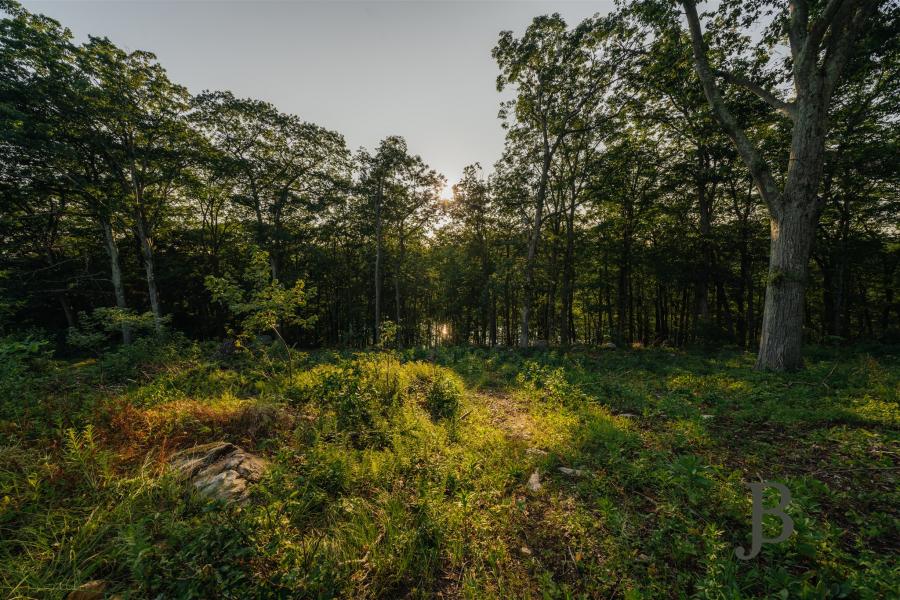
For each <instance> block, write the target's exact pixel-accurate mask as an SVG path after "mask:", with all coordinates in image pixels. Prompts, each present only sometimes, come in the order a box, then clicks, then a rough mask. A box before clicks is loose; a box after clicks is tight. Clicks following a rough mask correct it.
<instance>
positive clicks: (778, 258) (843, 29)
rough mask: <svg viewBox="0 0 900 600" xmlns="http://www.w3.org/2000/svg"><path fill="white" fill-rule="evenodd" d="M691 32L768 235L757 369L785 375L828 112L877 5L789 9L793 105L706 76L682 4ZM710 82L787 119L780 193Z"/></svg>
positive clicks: (791, 365)
mask: <svg viewBox="0 0 900 600" xmlns="http://www.w3.org/2000/svg"><path fill="white" fill-rule="evenodd" d="M681 4H682V6H683V7H684V13H685V16H686V17H687V22H688V28H689V30H690V36H691V45H692V49H693V53H694V66H695V69H696V72H697V76H698V77H699V79H700V81H701V83H702V85H703V92H704V95H705V96H706V99H707V101H708V102H709V105H710V108H711V109H712V112H713V115H714V116H715V118H716V120H717V121H718V122H719V124H720V125H721V126H722V128H723V129H724V130H725V132H726V133H727V134H728V136H729V137H730V138H731V140H732V142H734V145H735V147H736V149H737V151H738V154H739V155H740V157H741V159H742V160H743V162H744V163H745V164H746V166H747V168H748V169H749V171H750V174H751V175H752V176H753V181H754V183H755V184H756V187H757V190H758V191H759V194H760V196H761V197H762V198H763V200H764V201H765V203H766V205H767V206H768V208H769V214H770V219H771V229H772V242H771V252H770V256H769V280H768V283H767V286H766V299H765V309H764V312H763V324H762V334H761V339H760V346H759V355H758V358H757V362H756V367H757V368H758V369H763V370H766V369H770V370H775V371H788V370H793V369H799V368H800V367H802V366H803V356H802V345H803V324H804V318H803V317H804V311H803V304H804V301H805V298H804V296H805V290H806V279H807V275H808V263H809V259H810V256H811V253H812V245H813V241H814V239H815V231H816V225H817V223H818V219H819V213H820V211H821V200H820V198H819V184H820V181H821V178H822V165H823V161H824V152H825V138H826V133H827V131H828V123H827V117H828V108H829V105H830V104H831V98H832V94H833V92H834V90H835V87H836V86H837V84H838V81H839V80H840V77H841V74H842V72H843V70H844V67H845V66H846V64H847V61H848V59H849V56H850V55H851V53H852V51H853V50H854V47H855V46H856V43H857V40H858V38H859V36H860V35H861V33H862V31H863V29H864V27H865V24H866V22H867V21H868V20H869V19H870V17H871V16H872V15H873V14H875V13H876V11H877V8H878V6H879V5H880V4H881V2H880V1H879V0H843V1H840V0H829V2H827V3H826V5H825V6H824V7H823V9H822V11H821V13H820V14H818V15H817V16H816V17H815V18H814V19H811V18H810V14H809V12H810V11H809V6H808V3H807V2H806V1H805V0H793V1H792V2H790V4H789V13H788V19H787V21H786V27H787V31H786V33H787V36H788V38H789V41H790V51H791V58H792V70H793V73H792V76H793V86H794V92H795V94H796V98H795V99H794V100H790V101H784V100H782V99H780V98H779V97H778V96H777V95H776V94H774V93H773V92H771V91H769V90H767V89H765V88H764V87H763V86H761V85H759V84H758V83H755V82H753V81H751V80H750V79H748V78H746V77H744V76H743V75H741V74H738V73H729V72H724V71H718V70H713V68H712V67H711V66H710V64H709V59H708V56H707V51H706V43H705V41H704V39H703V31H702V29H701V25H700V17H699V16H698V14H697V6H696V4H695V2H694V0H681ZM716 78H719V79H721V80H723V81H724V82H725V83H729V84H733V85H737V86H740V87H743V88H744V89H746V90H748V91H750V92H752V93H753V94H755V95H756V96H758V97H759V98H760V99H761V100H762V101H764V102H766V103H767V104H768V105H769V106H770V107H772V108H773V109H774V110H776V111H778V112H779V113H781V114H783V115H784V116H785V117H787V118H788V119H790V121H791V123H792V125H793V127H792V130H791V148H790V157H789V160H788V166H787V172H786V174H785V179H784V185H783V187H782V186H780V185H779V184H778V183H777V182H776V178H775V177H774V175H773V173H772V170H771V167H770V166H769V164H768V163H767V161H766V159H765V158H764V157H763V155H762V154H761V153H760V152H759V150H758V149H757V148H756V146H755V145H754V144H753V142H751V141H750V139H749V138H748V137H747V134H746V132H745V131H744V130H743V129H742V127H741V126H740V125H739V124H738V120H737V119H735V117H734V115H733V114H732V113H731V111H730V110H729V108H728V107H727V106H726V104H725V101H724V99H723V97H722V93H721V92H720V90H719V84H718V83H717V81H716Z"/></svg>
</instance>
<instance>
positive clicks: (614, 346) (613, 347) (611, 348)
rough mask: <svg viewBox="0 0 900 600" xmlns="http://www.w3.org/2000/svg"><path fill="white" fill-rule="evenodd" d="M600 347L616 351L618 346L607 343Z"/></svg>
mask: <svg viewBox="0 0 900 600" xmlns="http://www.w3.org/2000/svg"><path fill="white" fill-rule="evenodd" d="M600 347H601V348H603V349H604V350H615V349H616V345H615V344H613V343H612V342H606V343H605V344H603V345H602V346H600Z"/></svg>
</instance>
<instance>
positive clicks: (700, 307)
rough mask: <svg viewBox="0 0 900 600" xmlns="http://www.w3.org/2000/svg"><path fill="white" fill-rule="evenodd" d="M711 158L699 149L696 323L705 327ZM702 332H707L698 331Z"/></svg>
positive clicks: (710, 249)
mask: <svg viewBox="0 0 900 600" xmlns="http://www.w3.org/2000/svg"><path fill="white" fill-rule="evenodd" d="M708 170H709V159H708V156H707V152H706V148H704V147H703V146H700V147H699V148H698V149H697V173H696V184H697V208H698V212H699V214H700V255H701V261H702V263H701V265H700V268H699V269H698V271H699V272H698V273H697V283H696V290H695V292H694V293H695V296H696V298H695V299H696V307H695V312H694V324H695V325H696V326H700V327H701V329H702V328H704V327H705V326H706V325H707V324H708V323H709V278H710V273H711V272H712V240H711V239H710V234H711V232H712V201H713V198H712V193H711V192H710V190H708V189H707V180H708V178H709V175H708V173H707V171H708ZM697 333H698V334H702V333H705V332H697Z"/></svg>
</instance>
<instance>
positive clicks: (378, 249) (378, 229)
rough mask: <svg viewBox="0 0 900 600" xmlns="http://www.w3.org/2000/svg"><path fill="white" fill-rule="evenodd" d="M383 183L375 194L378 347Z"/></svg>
mask: <svg viewBox="0 0 900 600" xmlns="http://www.w3.org/2000/svg"><path fill="white" fill-rule="evenodd" d="M382 185H383V184H382V183H380V182H379V184H378V192H377V193H376V194H375V327H374V330H373V331H374V333H373V336H374V338H373V339H374V343H375V345H376V346H377V345H378V344H379V342H381V244H382V239H381V226H382V223H381V202H382V198H381V194H382Z"/></svg>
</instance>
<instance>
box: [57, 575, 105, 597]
mask: <svg viewBox="0 0 900 600" xmlns="http://www.w3.org/2000/svg"><path fill="white" fill-rule="evenodd" d="M104 590H106V582H105V581H102V580H100V579H94V580H92V581H88V582H87V583H85V584H82V585H80V586H78V589H77V590H72V591H71V592H69V593H68V594H67V595H66V600H100V599H101V598H103V592H104Z"/></svg>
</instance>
